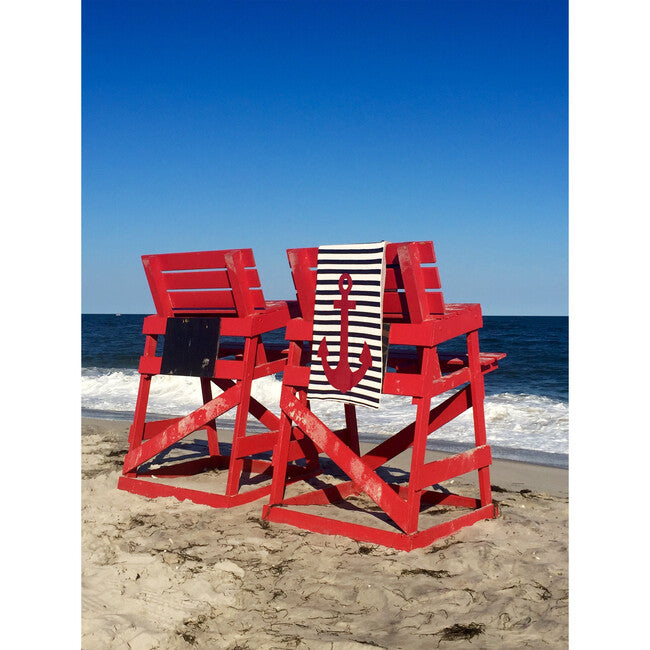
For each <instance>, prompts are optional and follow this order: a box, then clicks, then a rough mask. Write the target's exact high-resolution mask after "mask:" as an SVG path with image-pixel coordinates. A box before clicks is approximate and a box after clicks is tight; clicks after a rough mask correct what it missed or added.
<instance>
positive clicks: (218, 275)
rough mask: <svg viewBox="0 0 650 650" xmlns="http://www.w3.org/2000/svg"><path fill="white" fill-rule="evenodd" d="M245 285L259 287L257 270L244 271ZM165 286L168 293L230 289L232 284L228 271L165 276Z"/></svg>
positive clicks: (169, 274) (190, 272)
mask: <svg viewBox="0 0 650 650" xmlns="http://www.w3.org/2000/svg"><path fill="white" fill-rule="evenodd" d="M243 275H244V284H245V286H249V287H259V286H260V277H259V275H258V273H257V269H244V274H243ZM165 285H166V287H167V290H168V291H179V290H190V289H230V288H231V284H230V280H229V279H228V272H227V271H225V270H224V271H221V270H220V271H181V272H179V273H168V274H166V275H165Z"/></svg>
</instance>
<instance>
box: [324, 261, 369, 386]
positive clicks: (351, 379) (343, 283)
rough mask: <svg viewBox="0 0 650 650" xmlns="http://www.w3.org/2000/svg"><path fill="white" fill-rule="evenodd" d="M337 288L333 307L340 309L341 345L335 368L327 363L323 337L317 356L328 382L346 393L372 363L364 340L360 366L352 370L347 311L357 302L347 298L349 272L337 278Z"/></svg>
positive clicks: (349, 287)
mask: <svg viewBox="0 0 650 650" xmlns="http://www.w3.org/2000/svg"><path fill="white" fill-rule="evenodd" d="M339 290H340V291H341V300H335V301H334V309H340V310H341V345H340V355H339V363H338V365H337V366H336V368H331V367H330V365H329V363H327V354H328V352H327V342H326V341H325V337H323V340H322V341H321V342H320V346H319V347H318V356H319V357H320V359H321V362H322V364H323V370H324V371H325V376H326V377H327V379H328V381H329V383H330V384H331V385H332V386H334V388H338V389H339V390H340V391H341V392H342V393H347V392H348V391H349V390H350V389H351V388H352V387H354V386H356V385H357V384H358V383H359V382H360V381H361V380H362V379H363V376H364V375H365V374H366V371H367V370H368V368H370V366H371V365H372V355H371V354H370V348H369V347H368V344H367V343H366V342H364V344H363V350H362V351H361V354H360V356H359V361H361V368H359V369H358V370H355V371H354V372H352V370H351V368H350V362H349V360H348V311H350V310H351V309H355V308H356V306H357V303H356V301H355V300H348V296H349V295H350V291H352V278H351V277H350V274H349V273H343V274H342V275H341V277H340V278H339Z"/></svg>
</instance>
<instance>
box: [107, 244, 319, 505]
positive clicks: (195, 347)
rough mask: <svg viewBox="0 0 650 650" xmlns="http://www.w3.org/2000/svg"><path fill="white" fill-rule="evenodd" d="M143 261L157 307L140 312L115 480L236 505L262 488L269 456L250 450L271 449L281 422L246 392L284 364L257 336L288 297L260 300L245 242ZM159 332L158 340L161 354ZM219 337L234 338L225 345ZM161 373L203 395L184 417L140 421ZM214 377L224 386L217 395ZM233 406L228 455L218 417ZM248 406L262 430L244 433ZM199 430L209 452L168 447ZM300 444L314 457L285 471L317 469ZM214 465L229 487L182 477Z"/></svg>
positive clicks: (135, 488) (148, 491)
mask: <svg viewBox="0 0 650 650" xmlns="http://www.w3.org/2000/svg"><path fill="white" fill-rule="evenodd" d="M142 262H143V265H144V269H145V273H146V276H147V280H148V282H149V287H150V289H151V294H152V297H153V301H154V304H155V306H156V312H157V313H156V315H152V316H147V317H145V319H144V325H143V333H144V334H145V336H146V340H145V346H144V354H143V356H142V357H141V358H140V364H139V368H138V369H139V372H140V384H139V389H138V396H137V401H136V406H135V414H134V418H133V424H132V425H131V428H130V430H129V450H128V452H127V454H126V457H125V460H124V469H123V475H122V476H121V477H120V479H119V482H118V487H119V488H120V489H123V490H126V491H128V492H133V493H135V494H141V495H144V496H146V497H158V496H174V497H176V498H178V499H179V500H184V499H189V500H190V501H193V502H195V503H199V504H205V505H209V506H213V507H231V506H236V505H239V504H242V503H247V502H250V501H253V500H255V499H258V498H260V497H262V496H264V495H266V494H268V493H269V490H270V474H271V469H272V467H271V462H270V460H264V459H260V458H254V456H255V455H259V454H263V453H264V452H270V451H271V450H272V449H273V447H274V445H275V441H276V435H277V431H278V427H279V422H280V421H279V418H278V417H277V416H276V415H275V414H274V413H272V412H271V411H270V410H269V409H268V408H267V407H266V406H264V405H263V404H261V403H260V402H258V401H257V400H256V399H254V398H253V397H252V396H251V387H252V384H253V381H254V380H256V379H258V378H260V377H266V376H268V375H273V374H275V373H279V372H282V371H283V369H284V366H285V363H286V354H285V353H283V351H282V346H280V348H278V347H277V346H275V347H273V346H269V345H265V342H264V341H263V340H262V335H263V334H265V333H268V332H271V331H272V330H276V329H278V328H282V327H284V326H285V325H286V323H287V321H288V320H289V310H288V306H287V303H286V302H284V301H266V300H265V299H264V295H263V293H262V289H261V285H260V279H259V275H258V272H257V270H256V268H255V260H254V257H253V251H252V250H251V249H237V250H220V251H202V252H191V253H169V254H161V255H144V256H143V257H142ZM160 336H164V347H163V351H162V355H160V356H157V354H156V352H157V345H158V337H160ZM223 337H235V338H230V343H229V344H227V345H226V344H225V343H224V342H223V340H222V339H223ZM160 374H167V375H180V376H193V377H197V378H199V379H200V384H201V394H202V398H203V404H202V405H201V406H200V407H199V408H197V409H196V410H194V411H192V412H191V413H189V414H187V415H185V416H184V417H175V418H170V419H165V420H157V421H156V420H153V421H146V418H147V404H148V401H149V394H150V387H151V382H152V379H153V378H154V377H155V376H157V375H160ZM213 384H214V385H215V386H217V387H218V388H219V389H221V390H222V391H223V392H222V393H221V394H219V395H217V396H216V397H213V394H212V386H213ZM232 408H236V409H237V410H236V414H235V423H234V433H233V439H232V447H231V450H230V453H229V454H225V453H221V452H220V448H219V440H218V434H217V421H216V420H217V418H218V417H220V416H222V415H223V414H224V413H226V412H227V411H229V410H230V409H232ZM249 415H252V416H253V417H255V418H256V419H257V420H258V421H259V422H260V423H261V424H262V425H263V427H264V428H265V429H266V431H264V432H262V433H255V434H252V435H247V421H248V416H249ZM199 430H204V431H205V432H206V435H207V447H208V453H207V454H205V453H204V454H202V455H201V454H199V455H198V457H190V458H189V460H188V459H187V456H188V454H184V456H185V460H180V461H179V459H178V454H177V455H176V457H174V455H173V454H171V453H170V452H171V451H172V450H173V449H174V447H175V445H177V443H179V442H180V441H182V440H183V439H185V438H187V437H188V436H190V435H191V434H193V433H195V432H197V431H199ZM305 453H307V454H311V457H312V461H311V463H309V462H308V463H307V466H305V465H304V464H303V465H302V466H300V465H294V466H293V467H292V469H291V470H290V475H296V476H299V475H301V474H302V475H304V474H305V473H306V472H307V471H309V470H311V469H313V468H314V462H315V460H314V459H315V450H314V449H313V446H312V447H310V443H309V441H300V442H299V443H298V444H297V445H293V447H292V450H291V451H290V452H289V457H290V458H293V459H294V460H296V459H302V458H304V455H305ZM180 455H181V457H182V456H183V454H180ZM190 456H197V454H196V453H194V454H191V453H190ZM154 461H155V462H154ZM152 465H153V466H152ZM212 469H227V483H226V486H225V490H223V491H224V492H225V494H224V493H217V492H214V491H212V490H209V489H196V488H192V487H188V486H187V485H183V479H187V477H191V476H196V475H198V474H202V473H204V472H207V471H208V470H212ZM243 474H247V475H248V478H251V477H250V475H251V474H256V476H255V477H254V478H253V479H251V483H254V484H255V485H256V486H257V487H252V488H251V489H241V488H243V483H244V481H243V479H242V476H243ZM203 478H205V477H203ZM260 483H265V484H264V485H260ZM248 487H250V485H248Z"/></svg>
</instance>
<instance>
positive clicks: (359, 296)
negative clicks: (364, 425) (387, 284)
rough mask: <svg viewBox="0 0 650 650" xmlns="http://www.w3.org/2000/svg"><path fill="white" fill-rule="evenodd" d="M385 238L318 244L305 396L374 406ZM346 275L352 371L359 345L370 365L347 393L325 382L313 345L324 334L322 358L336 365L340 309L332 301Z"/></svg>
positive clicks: (379, 355)
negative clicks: (350, 304)
mask: <svg viewBox="0 0 650 650" xmlns="http://www.w3.org/2000/svg"><path fill="white" fill-rule="evenodd" d="M385 250H386V242H379V243H373V244H351V245H338V246H321V247H320V248H319V249H318V267H317V271H316V303H315V308H314V333H313V340H312V357H311V372H310V377H309V387H308V389H307V397H308V399H333V400H340V401H343V402H348V403H353V404H360V405H362V406H371V407H374V408H378V407H379V398H380V395H381V384H382V368H383V359H382V300H383V289H384V275H385V268H386V264H385ZM344 273H349V274H350V278H351V280H352V289H351V291H350V293H349V295H348V298H349V300H351V301H355V303H356V306H355V308H354V309H352V310H350V311H349V312H348V319H349V322H348V357H349V364H350V368H351V369H352V371H354V370H356V369H358V368H360V367H361V362H360V360H359V357H360V355H361V352H362V350H363V346H364V343H367V344H368V347H369V349H370V353H371V355H372V365H371V366H370V368H369V369H368V370H367V371H366V373H365V375H364V376H363V378H362V379H361V381H360V382H359V383H358V384H357V385H356V386H353V387H352V388H351V389H350V390H349V391H347V392H346V393H342V392H341V391H340V390H339V389H337V388H334V386H332V385H331V384H330V382H329V381H328V378H327V376H326V374H325V370H324V369H323V364H322V362H321V359H320V357H319V356H318V349H319V346H320V343H321V341H322V340H323V337H325V340H326V343H327V351H328V356H327V362H328V363H329V365H330V367H332V368H335V367H336V366H337V365H338V363H339V356H340V342H341V312H340V310H339V309H335V308H334V304H333V303H334V301H335V300H340V299H341V290H340V287H339V280H340V278H341V275H342V274H344Z"/></svg>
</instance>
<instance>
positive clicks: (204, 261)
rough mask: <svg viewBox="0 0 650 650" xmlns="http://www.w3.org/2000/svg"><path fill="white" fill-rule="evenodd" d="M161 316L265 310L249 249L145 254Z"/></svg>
mask: <svg viewBox="0 0 650 650" xmlns="http://www.w3.org/2000/svg"><path fill="white" fill-rule="evenodd" d="M142 264H143V265H144V270H145V273H146V275H147V280H148V282H149V288H150V289H151V295H152V297H153V301H154V304H155V306H156V311H157V312H158V314H159V315H160V316H167V317H170V316H191V315H209V314H214V315H219V316H238V317H244V316H247V315H249V314H252V313H254V312H255V310H258V309H263V308H264V305H265V303H264V295H263V293H262V289H261V285H260V279H259V275H258V273H257V270H256V268H255V258H254V257H253V251H252V250H251V249H250V248H243V249H233V250H221V251H199V252H192V253H164V254H160V255H143V256H142Z"/></svg>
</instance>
